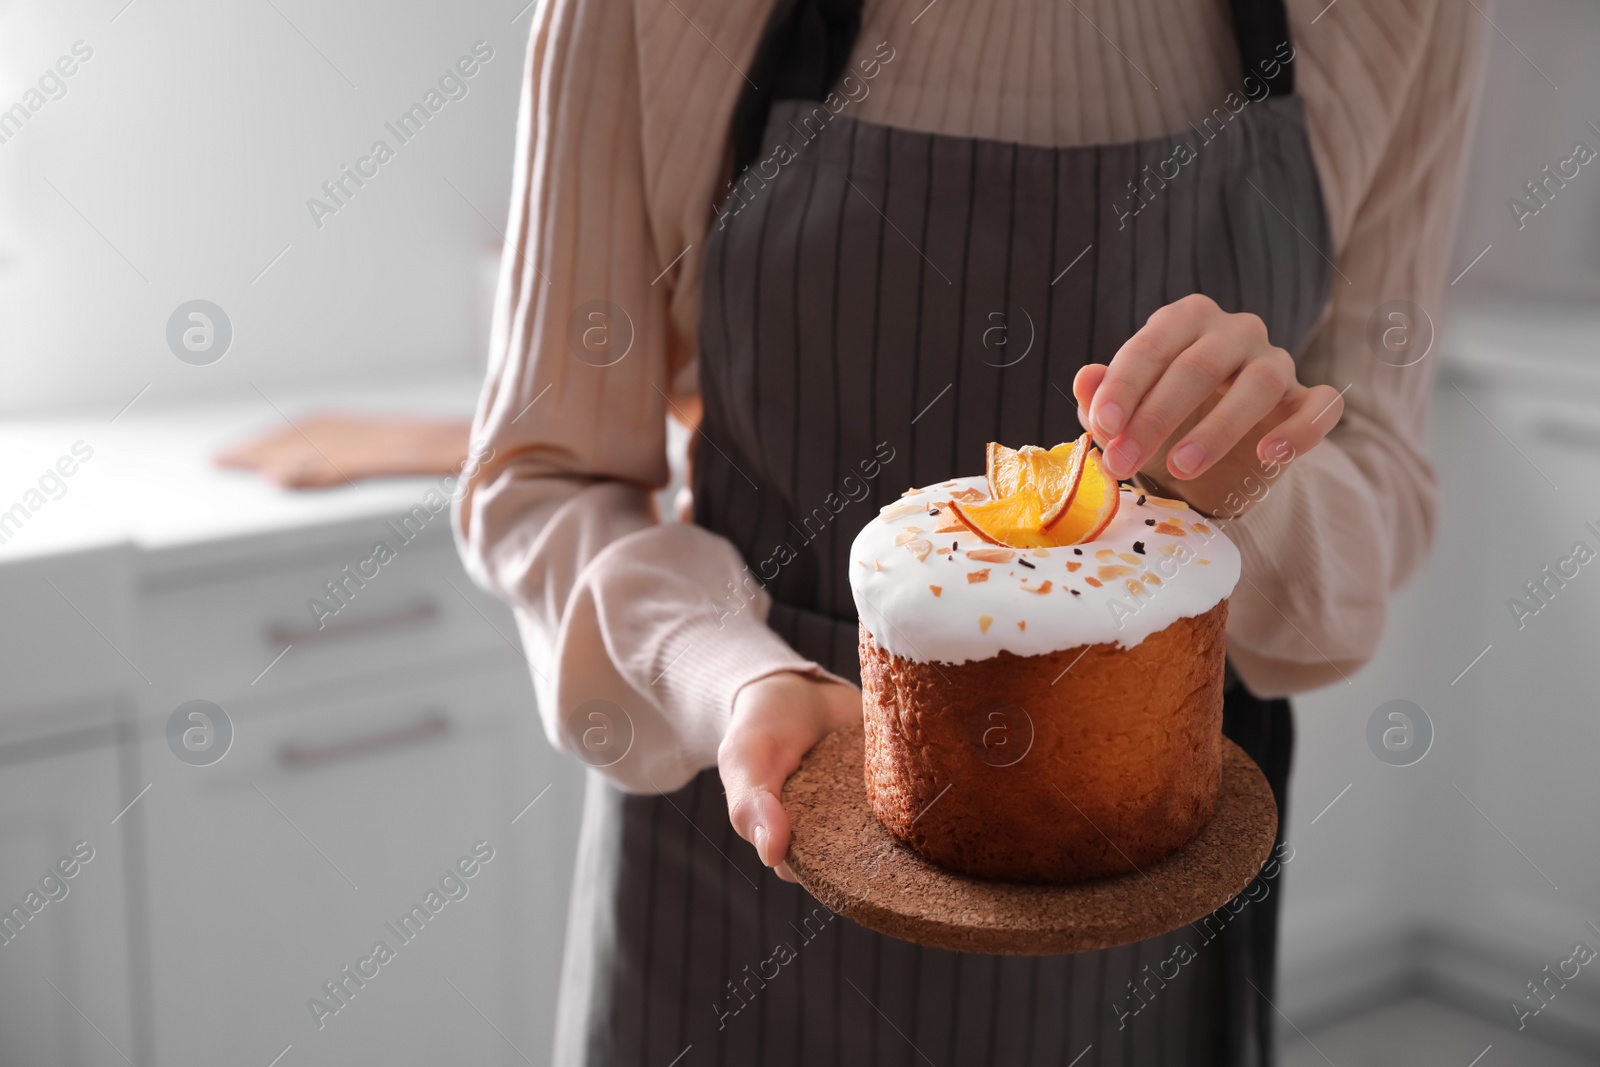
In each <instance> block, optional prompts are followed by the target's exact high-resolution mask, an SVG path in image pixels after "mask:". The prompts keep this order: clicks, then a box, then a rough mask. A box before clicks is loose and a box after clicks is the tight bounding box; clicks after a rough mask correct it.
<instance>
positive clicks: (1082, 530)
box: [1043, 448, 1122, 545]
mask: <svg viewBox="0 0 1600 1067" xmlns="http://www.w3.org/2000/svg"><path fill="white" fill-rule="evenodd" d="M1121 502H1122V490H1121V487H1120V486H1118V485H1117V480H1116V479H1115V478H1113V477H1111V475H1109V474H1107V473H1106V471H1105V468H1104V467H1102V466H1101V465H1100V450H1099V449H1098V448H1088V449H1086V450H1085V452H1084V457H1083V471H1082V474H1081V476H1080V478H1079V481H1078V487H1077V492H1076V493H1075V494H1074V495H1073V498H1072V503H1071V504H1070V505H1069V506H1068V507H1067V508H1066V510H1065V511H1063V512H1062V514H1060V515H1059V516H1057V518H1056V522H1055V525H1053V526H1051V527H1050V528H1049V529H1047V530H1044V531H1043V533H1044V534H1045V535H1046V536H1048V537H1049V538H1050V543H1051V544H1055V545H1079V544H1082V543H1083V542H1085V541H1093V540H1094V539H1095V538H1096V537H1099V536H1100V534H1101V533H1102V532H1104V530H1105V528H1106V527H1107V526H1110V525H1111V520H1112V519H1114V518H1115V517H1116V514H1117V505H1118V504H1120V503H1121Z"/></svg>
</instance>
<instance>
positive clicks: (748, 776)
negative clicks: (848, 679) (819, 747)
mask: <svg viewBox="0 0 1600 1067" xmlns="http://www.w3.org/2000/svg"><path fill="white" fill-rule="evenodd" d="M860 721H861V690H859V689H857V688H856V687H855V686H853V685H846V684H844V683H843V682H832V681H820V680H818V679H815V678H811V677H808V676H806V675H803V674H796V673H795V672H793V671H780V672H779V673H777V674H771V675H768V676H767V677H765V678H761V679H758V680H756V681H754V682H751V683H750V684H749V685H746V686H745V687H744V688H742V689H740V690H739V693H738V695H737V696H735V697H734V699H733V719H732V721H731V722H730V723H729V724H728V733H727V736H725V737H724V738H723V739H722V745H721V747H719V748H718V749H717V770H718V771H719V772H720V773H721V775H722V787H723V789H724V790H725V791H726V792H727V794H728V818H729V819H730V820H732V822H733V828H734V829H735V830H737V831H738V832H739V836H740V837H742V838H744V839H745V840H746V841H748V842H750V843H751V844H752V845H754V846H755V847H756V854H757V855H759V856H760V857H761V862H762V863H764V864H766V865H767V866H768V867H771V868H773V869H774V870H776V871H777V874H778V877H780V878H783V879H784V880H785V881H790V882H792V881H794V874H793V872H791V871H790V870H789V865H788V864H787V863H785V862H784V857H785V856H787V855H788V854H789V815H788V813H787V812H785V811H784V810H783V805H782V804H780V803H779V802H778V797H779V796H780V795H781V794H782V792H783V783H784V782H785V781H787V780H788V778H789V776H790V775H791V774H793V773H794V771H795V768H796V767H798V766H800V758H801V757H802V756H804V755H805V754H806V753H807V752H808V751H810V749H811V746H812V745H814V744H816V743H817V742H818V741H820V740H822V738H823V737H824V736H825V735H827V734H829V733H832V732H833V731H834V730H838V729H840V728H841V727H845V726H849V725H851V724H852V723H857V722H860Z"/></svg>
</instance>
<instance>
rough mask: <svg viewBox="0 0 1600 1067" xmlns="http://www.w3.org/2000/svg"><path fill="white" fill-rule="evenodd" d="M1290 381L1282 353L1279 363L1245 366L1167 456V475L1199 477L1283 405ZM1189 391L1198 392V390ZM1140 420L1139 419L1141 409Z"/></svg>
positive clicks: (1291, 376)
mask: <svg viewBox="0 0 1600 1067" xmlns="http://www.w3.org/2000/svg"><path fill="white" fill-rule="evenodd" d="M1293 381H1294V363H1293V361H1292V360H1291V359H1290V358H1289V355H1288V353H1286V352H1285V353H1282V359H1281V360H1280V359H1257V360H1251V361H1250V362H1248V363H1246V364H1245V365H1244V367H1243V368H1241V369H1240V370H1239V372H1238V373H1237V374H1236V375H1235V376H1234V378H1233V381H1231V382H1230V383H1229V384H1228V389H1227V392H1225V393H1223V394H1222V396H1221V398H1220V399H1218V400H1217V402H1216V405H1215V406H1214V407H1212V409H1211V410H1210V411H1208V412H1207V413H1206V414H1205V416H1204V417H1203V418H1201V419H1200V421H1199V422H1197V423H1196V424H1195V425H1194V426H1193V428H1191V429H1190V430H1189V432H1187V433H1185V434H1184V435H1183V437H1182V439H1181V440H1179V441H1178V442H1176V443H1175V444H1174V445H1173V446H1172V447H1171V448H1170V449H1168V450H1167V456H1166V460H1167V470H1168V472H1169V473H1171V474H1172V476H1173V477H1175V478H1178V479H1189V478H1194V477H1197V476H1199V475H1201V474H1204V473H1205V472H1206V471H1207V470H1209V469H1210V468H1211V467H1212V465H1213V464H1215V463H1216V462H1217V461H1218V460H1219V459H1221V458H1222V457H1223V456H1225V455H1227V454H1228V452H1230V451H1231V450H1232V449H1233V447H1234V446H1235V445H1237V444H1238V443H1239V442H1240V441H1241V440H1243V439H1244V437H1245V435H1246V434H1248V433H1249V432H1250V431H1251V430H1252V429H1253V428H1254V427H1255V426H1256V424H1258V423H1259V422H1261V420H1262V419H1264V418H1266V417H1267V416H1268V415H1270V414H1271V413H1272V412H1273V411H1274V410H1276V409H1278V408H1279V407H1280V405H1282V404H1283V401H1284V395H1285V390H1287V389H1288V388H1289V387H1290V385H1291V384H1292V383H1293ZM1164 385H1165V383H1163V386H1164ZM1158 388H1161V387H1158ZM1191 388H1192V389H1198V385H1195V386H1192V387H1191ZM1215 390H1216V384H1213V385H1212V386H1211V392H1215ZM1175 394H1176V395H1177V396H1178V397H1180V398H1182V399H1187V398H1188V395H1189V394H1186V393H1182V392H1179V391H1176V390H1175ZM1208 395H1209V394H1208ZM1175 402H1176V401H1175ZM1190 410H1193V408H1192V407H1191V408H1190ZM1140 414H1141V415H1142V414H1143V409H1141V411H1140ZM1175 428H1176V424H1174V425H1173V426H1172V427H1170V428H1168V429H1167V430H1166V432H1167V433H1170V432H1171V431H1172V429H1175ZM1165 439H1166V438H1165V437H1160V438H1156V439H1155V440H1156V443H1157V445H1159V444H1160V442H1161V441H1163V440H1165Z"/></svg>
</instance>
